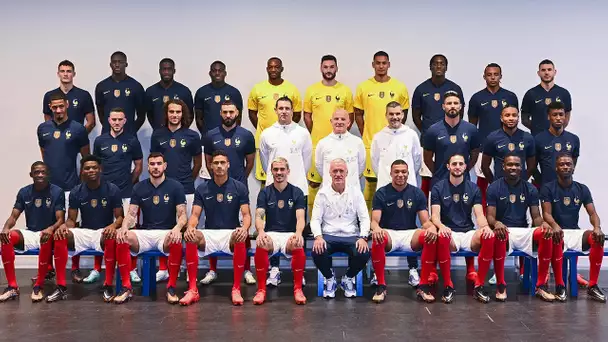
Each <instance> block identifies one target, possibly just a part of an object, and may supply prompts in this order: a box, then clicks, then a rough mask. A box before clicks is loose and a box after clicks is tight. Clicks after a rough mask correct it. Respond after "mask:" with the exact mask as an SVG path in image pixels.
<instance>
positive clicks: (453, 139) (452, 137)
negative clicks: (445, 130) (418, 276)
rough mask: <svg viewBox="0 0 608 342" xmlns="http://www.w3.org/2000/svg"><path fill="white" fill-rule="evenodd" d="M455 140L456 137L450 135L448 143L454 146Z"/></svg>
mask: <svg viewBox="0 0 608 342" xmlns="http://www.w3.org/2000/svg"><path fill="white" fill-rule="evenodd" d="M457 140H458V137H457V136H455V135H450V142H451V143H452V144H455V143H456V141H457Z"/></svg>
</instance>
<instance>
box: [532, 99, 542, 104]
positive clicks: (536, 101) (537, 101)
mask: <svg viewBox="0 0 608 342" xmlns="http://www.w3.org/2000/svg"><path fill="white" fill-rule="evenodd" d="M540 101H542V99H540V100H535V101H534V103H539V102H540Z"/></svg>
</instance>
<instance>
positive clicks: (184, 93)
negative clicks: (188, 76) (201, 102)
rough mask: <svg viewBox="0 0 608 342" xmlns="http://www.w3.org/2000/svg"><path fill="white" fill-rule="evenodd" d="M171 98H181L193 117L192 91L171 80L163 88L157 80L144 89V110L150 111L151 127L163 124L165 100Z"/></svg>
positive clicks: (154, 127) (155, 127)
mask: <svg viewBox="0 0 608 342" xmlns="http://www.w3.org/2000/svg"><path fill="white" fill-rule="evenodd" d="M170 99H172V100H182V101H184V102H185V103H186V106H187V107H188V110H190V113H191V114H192V117H194V103H193V102H192V92H191V91H190V89H189V88H188V87H186V86H185V85H183V84H181V83H179V82H176V81H173V83H171V85H170V86H169V88H166V89H165V88H164V87H163V86H162V85H161V83H160V82H157V83H155V84H153V85H151V86H150V87H148V89H146V110H147V111H148V112H151V113H152V122H150V126H152V129H157V128H160V127H161V126H163V125H164V124H165V111H164V110H163V107H164V105H165V102H167V101H169V100H170Z"/></svg>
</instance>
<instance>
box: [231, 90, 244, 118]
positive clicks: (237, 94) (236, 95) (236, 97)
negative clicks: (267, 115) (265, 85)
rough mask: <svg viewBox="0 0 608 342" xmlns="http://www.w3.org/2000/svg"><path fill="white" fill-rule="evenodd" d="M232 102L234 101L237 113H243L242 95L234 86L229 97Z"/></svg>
mask: <svg viewBox="0 0 608 342" xmlns="http://www.w3.org/2000/svg"><path fill="white" fill-rule="evenodd" d="M231 99H232V102H234V104H235V105H236V109H238V110H239V113H241V114H242V113H243V95H241V92H240V91H239V90H238V89H236V88H234V96H232V97H231Z"/></svg>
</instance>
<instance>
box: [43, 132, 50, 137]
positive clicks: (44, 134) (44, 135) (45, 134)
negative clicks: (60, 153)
mask: <svg viewBox="0 0 608 342" xmlns="http://www.w3.org/2000/svg"><path fill="white" fill-rule="evenodd" d="M49 134H51V133H43V134H42V136H43V137H46V136H47V135H49Z"/></svg>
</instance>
